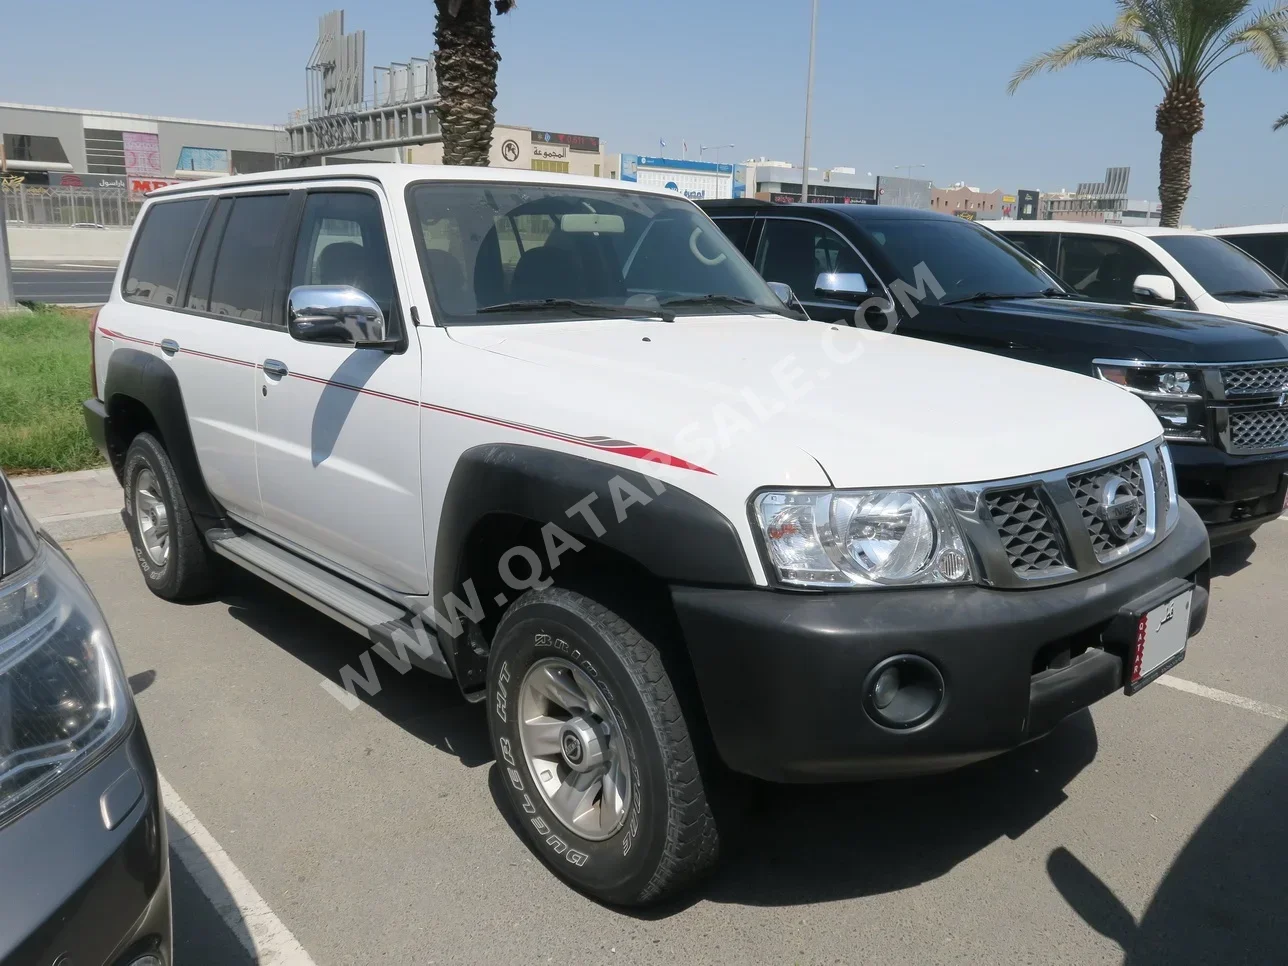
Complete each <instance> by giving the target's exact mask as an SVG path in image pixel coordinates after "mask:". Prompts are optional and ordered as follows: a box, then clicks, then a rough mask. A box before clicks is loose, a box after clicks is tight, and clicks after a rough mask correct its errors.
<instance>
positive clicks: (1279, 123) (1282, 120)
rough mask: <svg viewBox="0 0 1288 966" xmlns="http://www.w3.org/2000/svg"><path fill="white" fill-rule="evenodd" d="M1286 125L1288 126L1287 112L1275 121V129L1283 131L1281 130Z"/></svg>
mask: <svg viewBox="0 0 1288 966" xmlns="http://www.w3.org/2000/svg"><path fill="white" fill-rule="evenodd" d="M1286 127H1288V114H1285V115H1284V116H1283V117H1281V118H1280V119H1279V120H1277V121H1275V130H1276V131H1281V130H1283V129H1284V128H1286Z"/></svg>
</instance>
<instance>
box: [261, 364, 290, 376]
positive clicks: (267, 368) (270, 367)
mask: <svg viewBox="0 0 1288 966" xmlns="http://www.w3.org/2000/svg"><path fill="white" fill-rule="evenodd" d="M263 369H264V375H266V376H272V377H273V378H274V379H281V378H282V377H283V376H285V375H287V374H288V373H289V372H290V370H289V369H287V368H286V363H285V362H279V361H278V360H276V359H265V360H264V366H263Z"/></svg>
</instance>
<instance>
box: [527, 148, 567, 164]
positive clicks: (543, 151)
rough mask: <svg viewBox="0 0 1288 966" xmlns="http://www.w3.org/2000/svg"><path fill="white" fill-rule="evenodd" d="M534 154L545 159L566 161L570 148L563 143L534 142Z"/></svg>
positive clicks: (535, 156)
mask: <svg viewBox="0 0 1288 966" xmlns="http://www.w3.org/2000/svg"><path fill="white" fill-rule="evenodd" d="M532 156H533V157H534V158H540V159H541V160H543V161H564V160H567V158H568V148H567V147H566V146H564V145H562V144H553V145H547V144H534V145H533V146H532Z"/></svg>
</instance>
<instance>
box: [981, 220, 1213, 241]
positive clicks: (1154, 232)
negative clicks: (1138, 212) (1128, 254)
mask: <svg viewBox="0 0 1288 966" xmlns="http://www.w3.org/2000/svg"><path fill="white" fill-rule="evenodd" d="M988 224H989V226H990V227H992V228H995V229H996V230H998V231H1023V232H1034V231H1037V232H1045V231H1060V232H1065V233H1067V234H1083V235H1104V236H1105V237H1107V238H1131V237H1133V236H1136V235H1144V236H1146V237H1149V238H1153V237H1158V236H1160V235H1197V234H1199V232H1196V231H1194V230H1193V229H1190V228H1158V227H1156V226H1153V225H1148V226H1146V225H1140V226H1135V225H1110V224H1107V223H1105V222H1103V221H1055V220H1052V221H1045V220H1044V221H1001V222H989V223H988Z"/></svg>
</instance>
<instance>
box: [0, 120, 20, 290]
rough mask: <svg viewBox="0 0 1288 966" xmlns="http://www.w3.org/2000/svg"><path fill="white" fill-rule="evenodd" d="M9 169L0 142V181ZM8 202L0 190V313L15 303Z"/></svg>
mask: <svg viewBox="0 0 1288 966" xmlns="http://www.w3.org/2000/svg"><path fill="white" fill-rule="evenodd" d="M8 171H9V160H8V158H6V157H5V153H4V145H3V144H0V181H3V180H4V176H5V175H6V174H7V173H8ZM8 208H9V204H8V202H7V201H6V200H5V197H4V191H3V190H0V314H4V313H5V312H11V311H13V309H14V307H15V306H16V305H17V303H16V302H15V301H14V298H13V271H12V270H11V269H10V267H9V232H8V230H7V229H6V228H5V222H6V221H8V219H9V212H8Z"/></svg>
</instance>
